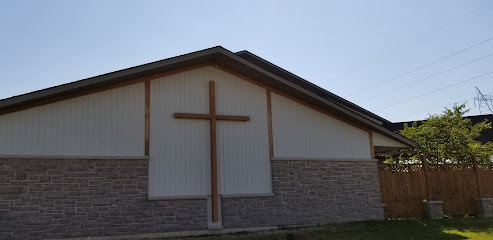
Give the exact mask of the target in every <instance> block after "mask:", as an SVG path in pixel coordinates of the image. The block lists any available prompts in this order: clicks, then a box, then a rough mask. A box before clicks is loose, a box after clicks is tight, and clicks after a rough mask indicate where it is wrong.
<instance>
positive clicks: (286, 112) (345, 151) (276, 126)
mask: <svg viewBox="0 0 493 240" xmlns="http://www.w3.org/2000/svg"><path fill="white" fill-rule="evenodd" d="M272 132H273V139H274V157H276V158H327V159H371V152H370V139H369V134H368V132H366V131H363V130H361V129H359V128H356V127H354V126H351V125H349V124H347V123H344V122H342V121H340V120H337V119H334V118H332V117H330V116H328V115H326V114H323V113H320V112H318V111H316V110H313V109H311V108H309V107H306V106H304V105H302V104H300V103H297V102H295V101H292V100H290V99H288V98H285V97H283V96H280V95H278V94H274V93H273V94H272Z"/></svg>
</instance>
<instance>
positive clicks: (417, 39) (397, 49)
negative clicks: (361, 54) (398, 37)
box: [346, 2, 493, 75]
mask: <svg viewBox="0 0 493 240" xmlns="http://www.w3.org/2000/svg"><path fill="white" fill-rule="evenodd" d="M491 3H492V2H488V3H486V4H484V5H482V6H480V7H479V8H476V9H474V10H472V11H470V12H468V13H466V14H464V15H462V16H460V17H458V18H455V19H453V20H452V21H450V22H448V23H446V24H444V25H441V26H439V27H436V28H434V29H433V30H431V31H429V32H427V33H424V34H422V35H421V36H420V37H418V38H416V39H415V40H413V41H411V42H409V43H408V44H406V46H404V47H401V48H395V49H394V50H391V51H389V52H388V53H387V54H383V55H381V56H379V57H374V58H372V59H370V60H368V61H367V62H366V63H364V64H361V65H360V66H359V67H357V69H356V71H355V72H359V71H361V70H363V69H365V68H367V67H368V66H370V65H371V64H373V63H375V62H378V61H379V60H381V59H383V58H384V57H386V56H389V55H392V54H395V53H396V52H397V51H399V50H402V49H404V48H408V47H412V46H414V45H416V44H417V43H418V42H419V41H421V40H423V39H428V38H431V37H432V36H433V35H434V34H433V33H434V32H437V31H439V30H441V29H443V28H445V27H447V26H449V25H452V26H453V25H455V24H454V23H455V22H457V21H459V20H460V19H462V18H464V17H466V16H468V15H470V14H472V13H474V12H476V11H478V10H480V9H482V8H484V7H486V6H488V5H490V4H491ZM491 9H493V8H489V9H486V10H485V11H482V12H479V13H477V14H475V15H473V16H472V17H470V18H469V19H466V20H464V21H461V22H459V23H457V24H461V23H464V22H467V21H469V20H471V19H473V18H474V17H476V16H479V15H481V14H483V13H485V12H488V11H490V10H491ZM448 29H450V28H448ZM346 75H347V74H346Z"/></svg>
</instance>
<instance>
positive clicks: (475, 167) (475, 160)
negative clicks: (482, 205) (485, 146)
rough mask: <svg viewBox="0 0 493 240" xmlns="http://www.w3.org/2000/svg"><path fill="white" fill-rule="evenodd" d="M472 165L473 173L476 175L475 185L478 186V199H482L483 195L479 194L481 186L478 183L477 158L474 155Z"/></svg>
mask: <svg viewBox="0 0 493 240" xmlns="http://www.w3.org/2000/svg"><path fill="white" fill-rule="evenodd" d="M472 163H473V164H474V173H475V174H476V184H477V185H478V195H479V196H478V197H480V198H481V197H483V194H482V192H481V185H480V183H479V173H478V171H479V168H478V156H476V154H474V155H472Z"/></svg>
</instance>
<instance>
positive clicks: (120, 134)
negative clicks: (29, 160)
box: [0, 84, 145, 156]
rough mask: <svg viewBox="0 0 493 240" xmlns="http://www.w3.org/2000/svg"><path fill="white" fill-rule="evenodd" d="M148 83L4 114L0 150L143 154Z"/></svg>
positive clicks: (12, 152) (0, 152) (0, 122)
mask: <svg viewBox="0 0 493 240" xmlns="http://www.w3.org/2000/svg"><path fill="white" fill-rule="evenodd" d="M144 106H145V97H144V85H143V84H134V85H130V86H125V87H120V88H116V89H112V90H108V91H103V92H98V93H94V94H89V95H85V96H81V97H76V98H72V99H68V100H64V101H60V102H55V103H51V104H47V105H43V106H39V107H35V108H30V109H26V110H22V111H19V112H13V113H9V114H5V115H1V116H0V155H57V156H143V155H144V127H145V126H144V114H145V113H144Z"/></svg>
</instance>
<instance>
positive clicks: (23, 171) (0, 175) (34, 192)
mask: <svg viewBox="0 0 493 240" xmlns="http://www.w3.org/2000/svg"><path fill="white" fill-rule="evenodd" d="M147 179H148V160H43V159H33V160H27V159H11V160H8V159H4V160H2V159H0V239H41V238H65V237H87V236H107V235H126V234H144V233H158V232H173V231H184V230H185V231H186V230H199V229H206V228H207V202H206V200H172V201H170V200H168V201H147V193H148V184H147V183H148V181H147Z"/></svg>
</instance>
